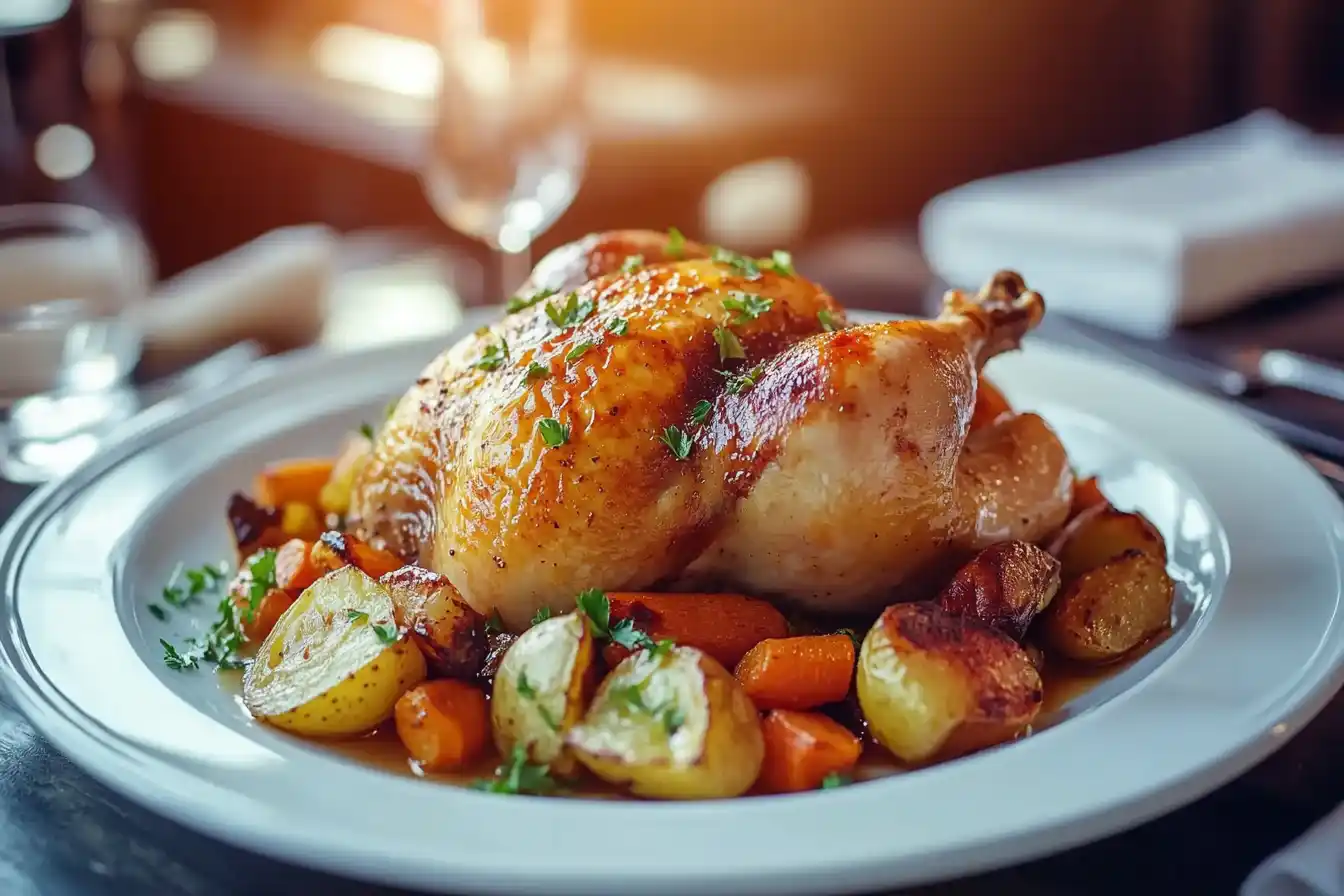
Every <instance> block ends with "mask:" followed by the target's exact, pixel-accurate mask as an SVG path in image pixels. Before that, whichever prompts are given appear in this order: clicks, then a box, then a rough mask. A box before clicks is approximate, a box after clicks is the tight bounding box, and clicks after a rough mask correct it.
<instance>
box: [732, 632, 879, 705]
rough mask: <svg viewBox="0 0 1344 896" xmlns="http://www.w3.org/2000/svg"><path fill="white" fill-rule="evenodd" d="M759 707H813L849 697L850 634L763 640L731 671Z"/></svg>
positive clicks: (851, 678) (851, 671) (851, 657)
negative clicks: (847, 695)
mask: <svg viewBox="0 0 1344 896" xmlns="http://www.w3.org/2000/svg"><path fill="white" fill-rule="evenodd" d="M733 674H734V675H736V676H737V680H738V681H740V682H741V683H742V688H743V689H744V690H745V691H746V692H747V696H748V697H750V698H751V699H752V702H753V703H755V704H756V707H757V708H758V709H812V708H814V707H817V706H821V705H822V704H824V703H835V702H836V701H838V700H843V699H845V695H846V694H848V693H849V685H850V682H851V681H852V680H853V678H854V640H853V639H852V638H850V637H849V635H843V634H841V635H803V636H801V637H797V638H772V639H771V640H769V641H762V642H761V643H759V644H757V645H756V646H755V647H753V648H751V650H749V651H747V655H746V656H744V657H742V661H741V662H740V663H738V664H737V670H736V671H735V672H734V673H733Z"/></svg>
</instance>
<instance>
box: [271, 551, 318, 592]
mask: <svg viewBox="0 0 1344 896" xmlns="http://www.w3.org/2000/svg"><path fill="white" fill-rule="evenodd" d="M312 551H313V543H312V542H310V541H304V540H303V539H302V538H291V539H290V540H289V541H287V542H285V543H284V544H283V545H281V546H280V550H278V551H276V554H275V585H276V587H277V588H282V589H284V590H285V591H288V592H289V593H290V594H291V595H292V596H294V597H298V596H299V595H300V594H302V593H303V591H304V589H305V588H307V587H308V586H309V585H311V584H313V583H314V582H316V581H317V580H318V579H320V578H322V575H323V573H325V572H327V571H328V570H326V569H324V568H322V567H320V566H318V565H317V564H315V563H313V561H312Z"/></svg>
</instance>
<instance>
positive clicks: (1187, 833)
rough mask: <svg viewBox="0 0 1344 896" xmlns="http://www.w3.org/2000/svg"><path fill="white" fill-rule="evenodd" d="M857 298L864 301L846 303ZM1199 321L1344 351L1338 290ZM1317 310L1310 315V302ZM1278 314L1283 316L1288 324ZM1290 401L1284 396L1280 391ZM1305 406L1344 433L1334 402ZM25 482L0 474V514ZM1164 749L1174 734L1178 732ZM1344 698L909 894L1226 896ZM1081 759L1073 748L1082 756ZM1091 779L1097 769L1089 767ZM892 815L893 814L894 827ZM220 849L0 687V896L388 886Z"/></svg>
mask: <svg viewBox="0 0 1344 896" xmlns="http://www.w3.org/2000/svg"><path fill="white" fill-rule="evenodd" d="M853 304H856V305H857V304H862V303H861V302H853ZM1294 307H1295V309H1296V310H1295V311H1293V312H1292V313H1291V314H1289V315H1285V314H1284V313H1282V311H1281V310H1280V311H1279V312H1272V311H1269V312H1267V311H1265V310H1263V309H1262V310H1261V311H1257V312H1252V313H1250V314H1248V315H1243V316H1239V317H1238V318H1236V319H1234V320H1231V321H1228V322H1225V323H1223V324H1219V325H1218V326H1216V327H1208V328H1202V329H1201V331H1200V332H1199V333H1198V334H1196V335H1198V336H1200V337H1202V338H1213V339H1215V340H1217V341H1221V342H1228V341H1231V342H1234V343H1235V342H1246V341H1259V342H1265V343H1269V344H1275V345H1279V346H1281V347H1288V348H1298V349H1309V350H1311V351H1313V352H1314V353H1315V354H1318V355H1323V356H1326V357H1334V358H1337V359H1340V360H1344V293H1340V294H1338V295H1337V296H1336V297H1335V298H1334V299H1333V300H1318V299H1313V301H1312V302H1310V303H1302V304H1300V305H1295V306H1294ZM1312 309H1314V310H1312ZM1285 321H1287V322H1285ZM1284 402H1285V404H1288V403H1289V402H1288V399H1284ZM1296 404H1299V405H1303V406H1302V407H1301V408H1300V410H1301V411H1302V414H1303V415H1305V416H1306V417H1309V418H1311V419H1313V420H1316V421H1317V422H1318V423H1319V424H1320V425H1321V426H1323V427H1325V428H1333V429H1335V430H1336V432H1337V434H1340V435H1344V413H1341V409H1340V408H1339V407H1337V406H1336V407H1327V406H1324V405H1315V406H1310V405H1306V404H1303V402H1302V400H1301V399H1300V398H1299V399H1296ZM25 494H26V491H25V490H23V489H21V488H19V487H17V486H13V485H9V484H6V483H3V482H0V521H3V519H4V518H5V517H7V516H8V515H9V514H10V513H12V512H13V509H14V508H15V507H16V506H17V505H18V503H19V501H20V500H21V499H22V498H23V497H24V496H25ZM1172 742H1173V748H1175V746H1174V745H1176V744H1178V743H1179V736H1178V732H1173V738H1172ZM1341 756H1344V700H1341V698H1338V697H1337V698H1336V700H1335V701H1334V703H1333V704H1332V705H1331V706H1330V707H1328V708H1327V709H1326V710H1325V712H1323V713H1322V714H1321V715H1320V716H1319V717H1318V718H1317V719H1316V720H1315V721H1314V722H1313V723H1312V724H1311V725H1310V726H1309V727H1308V728H1307V729H1306V730H1305V731H1304V732H1302V734H1300V735H1299V736H1298V737H1297V738H1296V739H1294V740H1293V741H1292V742H1291V743H1289V744H1288V745H1287V746H1286V747H1285V748H1284V749H1283V750H1281V751H1280V752H1279V753H1277V754H1276V755H1275V756H1273V757H1271V758H1270V759H1268V760H1266V761H1265V762H1264V763H1262V764H1261V765H1260V766H1259V767H1258V768H1256V769H1255V770H1253V771H1252V772H1250V773H1249V774H1247V775H1245V776H1243V777H1242V778H1240V779H1238V780H1237V781H1235V782H1233V783H1231V784H1229V785H1227V786H1225V787H1223V788H1221V789H1220V790H1217V791H1215V792H1214V793H1213V794H1211V795H1209V796H1207V797H1205V798H1204V799H1202V800H1200V801H1198V802H1196V803H1194V804H1192V805H1190V806H1188V807H1186V808H1184V809H1182V810H1180V811H1177V812H1174V813H1172V814H1171V815H1168V816H1166V817H1164V818H1162V819H1159V820H1157V821H1154V822H1151V823H1149V824H1147V825H1144V826H1142V827H1139V828H1137V829H1135V830H1132V831H1130V832H1128V833H1125V834H1122V835H1119V836H1116V837H1112V838H1110V839H1108V840H1104V841H1102V842H1100V843H1096V844H1093V845H1091V846H1086V847H1082V848H1079V849H1074V850H1071V851H1069V852H1065V853H1062V854H1060V855H1058V856H1055V857H1053V858H1050V859H1046V860H1043V861H1038V862H1033V863H1030V864H1027V865H1024V866H1020V867H1017V868H1013V869H1009V870H1006V871H1002V872H998V873H994V874H988V875H982V876H979V877H976V878H971V879H967V880H964V881H959V882H956V883H950V884H945V885H941V886H937V887H931V888H925V889H921V890H919V891H914V892H918V893H922V894H938V896H991V894H992V896H1018V894H1021V896H1055V894H1088V896H1108V894H1117V896H1118V894H1125V896H1131V894H1134V893H1144V892H1155V893H1166V892H1176V893H1186V892H1189V893H1200V894H1222V893H1234V892H1235V891H1236V888H1237V886H1238V885H1239V884H1240V882H1241V881H1242V879H1243V878H1245V876H1246V875H1247V873H1249V871H1250V870H1251V869H1252V868H1253V867H1254V866H1255V865H1256V864H1257V863H1258V862H1259V861H1260V860H1262V859H1263V858H1264V857H1266V856H1267V855H1269V854H1270V853H1272V852H1273V851H1275V850H1277V849H1278V848H1280V847H1281V846H1283V845H1285V844H1287V843H1288V842H1289V841H1290V840H1292V839H1293V838H1295V837H1297V836H1298V835H1300V834H1301V833H1302V832H1304V831H1305V830H1306V829H1307V828H1308V827H1309V826H1310V825H1311V824H1312V823H1313V822H1314V821H1316V820H1317V819H1318V818H1320V817H1321V816H1322V815H1324V814H1325V813H1326V812H1328V811H1329V810H1330V809H1332V808H1333V807H1334V806H1335V805H1336V804H1338V803H1340V802H1341V801H1344V761H1341V760H1340V759H1339V757H1341ZM1080 758H1081V757H1080ZM1097 773H1098V774H1104V773H1105V771H1104V769H1102V768H1098V770H1097ZM899 817H900V816H899V813H895V814H893V818H892V819H890V820H889V821H888V823H891V824H892V825H893V826H894V827H893V829H894V830H895V829H897V828H898V827H899ZM397 892H402V891H395V890H389V889H386V888H377V887H370V886H366V885H361V884H355V883H350V882H347V881H342V880H339V879H336V878H333V877H329V876H326V875H322V874H317V873H313V872H310V871H306V870H301V869H297V868H293V867H290V866H287V865H283V864H280V863H277V862H273V861H269V860H267V859H263V858H260V857H257V856H253V855H250V854H248V853H244V852H240V851H239V850H236V849H232V848H230V847H227V846H223V845H221V844H219V843H216V842H214V841H212V840H210V839H208V838H205V837H202V836H200V835H197V834H194V833H192V832H191V831H188V830H186V829H185V828H182V827H180V826H178V825H176V824H174V823H172V822H169V821H165V820H163V819H161V818H159V817H157V816H155V815H154V814H152V813H150V812H148V811H145V810H142V809H140V808H139V807H137V806H136V805H134V804H132V803H130V802H128V801H126V800H125V799H122V798H121V797H119V796H117V795H115V794H113V793H112V792H110V791H109V790H107V789H106V788H105V787H103V786H101V785H100V784H98V783H96V782H94V781H93V780H92V779H90V778H89V777H88V776H87V775H85V774H83V773H82V772H80V771H79V770H78V769H76V768H75V767H74V766H73V765H71V764H70V762H69V761H67V760H66V759H65V758H64V757H63V756H61V755H60V754H59V753H57V752H56V751H55V750H53V749H52V748H51V746H50V745H48V744H47V743H46V742H45V741H44V740H43V739H42V738H41V737H39V736H38V735H37V734H36V733H35V732H34V731H33V729H32V728H31V727H30V726H29V725H28V724H27V722H26V721H24V719H23V718H22V717H21V716H20V715H19V714H18V713H17V712H15V711H14V709H13V708H12V706H11V705H10V704H9V703H8V702H7V701H6V699H5V697H4V695H3V694H2V693H0V896H38V894H40V896H74V894H78V896H86V894H87V896H140V894H155V896H157V894H161V893H173V894H182V896H226V894H228V896H232V894H258V896H262V894H271V893H274V894H277V896H278V894H285V896H296V894H310V893H311V894H319V893H320V894H332V896H345V894H356V893H360V894H364V893H368V894H373V893H378V894H391V893H397Z"/></svg>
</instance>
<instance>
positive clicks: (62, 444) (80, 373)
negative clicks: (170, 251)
mask: <svg viewBox="0 0 1344 896" xmlns="http://www.w3.org/2000/svg"><path fill="white" fill-rule="evenodd" d="M146 266H147V265H146V260H145V254H144V252H143V246H142V245H141V244H140V243H139V241H138V238H137V237H136V236H135V235H134V234H133V232H132V231H130V230H129V229H128V228H126V227H124V226H122V225H118V224H116V223H114V222H113V221H111V220H109V219H107V218H105V217H104V216H103V215H101V214H99V213H98V212H96V211H94V210H92V209H87V208H81V207H78V206H71V205H17V206H10V207H8V208H0V476H3V477H4V478H6V479H10V480H14V481H24V482H36V481H41V480H43V479H47V478H49V477H51V476H53V475H57V474H59V473H63V472H65V471H67V470H68V469H70V468H71V467H72V466H74V465H75V464H77V463H79V462H80V461H82V460H83V459H84V458H85V457H87V456H88V455H89V454H90V453H92V451H93V449H94V448H95V447H96V446H97V444H98V442H99V441H100V439H101V438H102V437H103V436H105V435H106V433H107V431H109V430H110V429H111V428H112V427H113V426H115V425H116V424H117V423H120V422H121V421H122V420H124V419H125V418H126V417H128V416H130V415H131V414H132V413H134V412H135V410H136V409H137V407H138V405H137V401H136V398H135V395H134V393H133V392H132V390H130V389H129V388H128V387H127V385H126V380H127V377H128V375H129V373H130V371H131V369H132V368H133V367H134V366H135V363H136V362H137V361H138V360H139V357H140V335H139V326H138V325H137V323H136V322H135V321H134V319H133V314H132V312H133V306H134V305H135V303H136V302H137V300H138V299H140V298H141V297H143V296H144V294H145V292H146V289H147V279H148V272H147V270H146Z"/></svg>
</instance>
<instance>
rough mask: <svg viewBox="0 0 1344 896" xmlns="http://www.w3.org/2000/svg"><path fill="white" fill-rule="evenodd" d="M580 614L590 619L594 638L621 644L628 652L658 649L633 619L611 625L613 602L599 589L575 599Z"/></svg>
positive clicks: (581, 592)
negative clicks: (649, 648)
mask: <svg viewBox="0 0 1344 896" xmlns="http://www.w3.org/2000/svg"><path fill="white" fill-rule="evenodd" d="M574 602H575V603H576V604H578V607H579V612H580V613H582V614H583V615H585V616H587V617H588V623H589V625H590V627H591V628H592V630H593V637H596V638H603V639H605V640H607V641H610V642H612V643H613V644H619V645H621V646H622V647H624V648H626V649H627V650H638V649H639V648H641V647H656V646H657V645H656V644H655V643H654V640H653V639H652V638H650V637H649V636H648V635H646V634H644V633H643V632H642V631H640V630H639V629H637V628H635V621H634V620H633V619H622V620H621V621H620V622H617V623H616V624H615V625H612V623H611V601H610V600H608V599H607V595H606V594H605V593H604V592H602V591H600V590H599V589H597V588H589V589H588V590H586V591H580V592H579V595H578V597H576V598H575V599H574Z"/></svg>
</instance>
